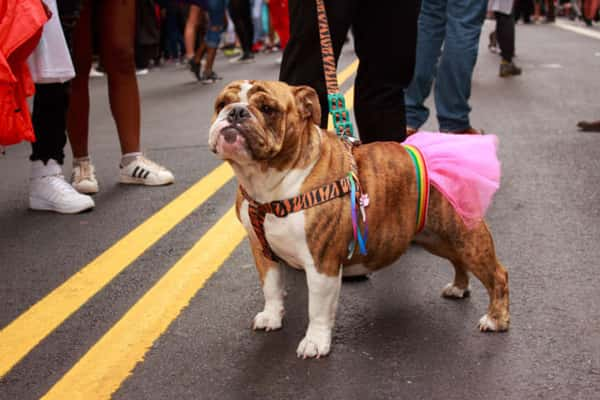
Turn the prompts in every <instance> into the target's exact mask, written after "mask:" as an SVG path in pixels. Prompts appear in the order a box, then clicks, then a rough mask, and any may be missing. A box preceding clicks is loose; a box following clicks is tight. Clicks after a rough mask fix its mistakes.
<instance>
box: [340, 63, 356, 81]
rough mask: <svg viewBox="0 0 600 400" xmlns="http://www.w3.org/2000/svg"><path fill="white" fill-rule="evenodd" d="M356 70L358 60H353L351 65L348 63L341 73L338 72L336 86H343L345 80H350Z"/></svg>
mask: <svg viewBox="0 0 600 400" xmlns="http://www.w3.org/2000/svg"><path fill="white" fill-rule="evenodd" d="M357 69H358V59H356V60H354V61H353V62H352V63H350V65H348V66H347V67H346V68H344V69H343V70H342V71H340V73H339V74H338V85H340V86H341V85H343V84H344V82H346V80H348V78H350V77H351V76H352V75H353V74H354V73H355V72H356V70H357Z"/></svg>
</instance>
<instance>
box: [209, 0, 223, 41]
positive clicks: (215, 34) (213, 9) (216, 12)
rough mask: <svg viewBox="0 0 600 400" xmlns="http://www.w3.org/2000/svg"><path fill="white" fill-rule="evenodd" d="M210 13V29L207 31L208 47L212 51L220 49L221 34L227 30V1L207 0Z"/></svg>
mask: <svg viewBox="0 0 600 400" xmlns="http://www.w3.org/2000/svg"><path fill="white" fill-rule="evenodd" d="M205 3H206V10H207V11H208V29H207V31H206V37H205V39H204V40H205V42H206V46H207V47H209V48H211V49H216V48H217V47H219V43H220V42H221V33H223V31H224V30H225V8H226V7H227V0H205Z"/></svg>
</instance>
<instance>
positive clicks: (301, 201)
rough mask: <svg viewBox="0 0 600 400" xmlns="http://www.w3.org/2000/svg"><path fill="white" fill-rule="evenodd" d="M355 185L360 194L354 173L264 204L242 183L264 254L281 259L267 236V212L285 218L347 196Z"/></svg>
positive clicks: (250, 215)
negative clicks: (250, 193) (253, 196)
mask: <svg viewBox="0 0 600 400" xmlns="http://www.w3.org/2000/svg"><path fill="white" fill-rule="evenodd" d="M353 185H354V187H355V191H356V195H357V196H360V193H361V190H360V185H359V184H358V182H357V181H356V180H355V178H354V175H352V174H348V175H347V176H345V177H343V178H341V179H338V180H337V181H335V182H332V183H328V184H326V185H323V186H321V187H320V188H317V189H314V190H311V191H309V192H306V193H302V194H299V195H298V196H295V197H292V198H290V199H286V200H276V201H272V202H270V203H262V204H261V203H258V202H256V201H255V200H254V199H253V198H251V197H250V196H249V195H248V192H246V190H245V189H244V188H243V187H242V186H241V185H240V191H241V193H242V196H244V198H245V199H246V200H247V201H248V216H249V217H250V223H251V224H252V228H253V229H254V233H256V237H257V238H258V240H259V242H260V245H261V247H262V250H263V254H264V256H265V257H267V258H269V259H271V260H273V261H279V257H277V255H276V254H275V253H274V252H273V250H272V249H271V247H270V246H269V243H268V242H267V238H266V237H265V226H264V224H265V217H266V215H267V214H274V215H275V216H276V217H278V218H284V217H286V216H287V215H288V214H290V213H294V212H298V211H301V210H306V209H307V208H311V207H314V206H317V205H319V204H323V203H325V202H327V201H330V200H333V199H337V198H338V197H342V196H345V195H346V194H348V193H350V192H351V191H352V186H353ZM357 187H358V188H357Z"/></svg>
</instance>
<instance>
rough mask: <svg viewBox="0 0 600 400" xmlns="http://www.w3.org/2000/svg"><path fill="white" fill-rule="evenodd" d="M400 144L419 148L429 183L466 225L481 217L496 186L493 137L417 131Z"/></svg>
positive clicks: (495, 141)
mask: <svg viewBox="0 0 600 400" xmlns="http://www.w3.org/2000/svg"><path fill="white" fill-rule="evenodd" d="M404 143H406V144H411V145H413V146H415V147H416V148H418V149H419V150H420V151H421V153H422V154H423V158H424V159H425V164H426V166H427V173H428V174H429V180H430V182H431V184H432V185H433V186H435V188H436V189H437V190H439V191H440V192H441V193H442V194H443V195H444V196H445V197H446V199H448V201H449V202H450V203H451V204H452V206H453V207H454V209H455V210H456V211H457V212H458V214H459V215H460V216H461V217H462V219H463V221H464V222H465V224H466V225H467V227H470V228H471V227H473V226H474V225H475V224H476V223H477V222H478V221H480V220H481V219H482V218H483V216H484V215H485V212H486V210H487V208H488V206H489V205H490V203H491V201H492V197H493V196H494V193H495V192H496V190H498V188H499V187H500V161H498V157H497V155H496V148H497V145H498V138H497V137H496V136H494V135H452V134H445V133H432V132H417V133H415V134H413V135H411V136H409V137H408V138H407V139H406V141H405V142H404Z"/></svg>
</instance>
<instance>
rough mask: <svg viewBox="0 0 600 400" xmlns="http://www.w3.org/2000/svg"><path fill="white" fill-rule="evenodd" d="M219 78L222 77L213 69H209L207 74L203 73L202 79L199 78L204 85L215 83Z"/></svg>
mask: <svg viewBox="0 0 600 400" xmlns="http://www.w3.org/2000/svg"><path fill="white" fill-rule="evenodd" d="M221 79H223V78H222V77H220V76H219V75H217V73H216V72H215V71H211V72H210V73H208V74H204V75H203V76H202V79H200V82H202V83H203V84H205V85H208V84H210V83H215V82H216V81H220V80H221Z"/></svg>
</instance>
